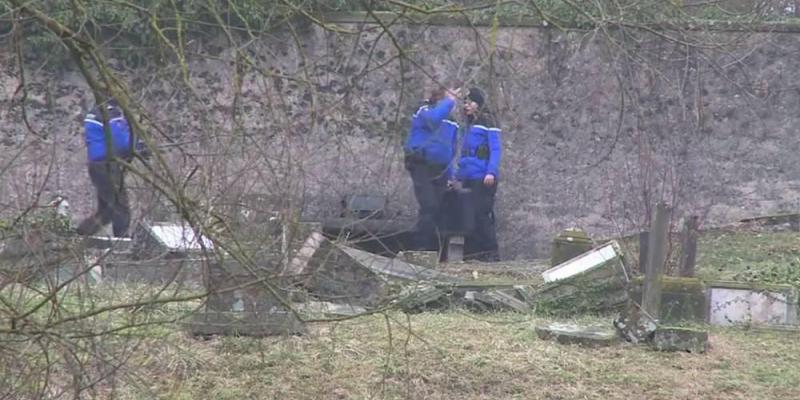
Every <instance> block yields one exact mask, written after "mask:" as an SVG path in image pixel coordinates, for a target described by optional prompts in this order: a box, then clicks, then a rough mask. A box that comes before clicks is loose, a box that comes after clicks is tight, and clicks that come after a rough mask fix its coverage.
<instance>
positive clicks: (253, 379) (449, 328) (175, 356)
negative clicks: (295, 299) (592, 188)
mask: <svg viewBox="0 0 800 400" xmlns="http://www.w3.org/2000/svg"><path fill="white" fill-rule="evenodd" d="M387 320H388V322H387ZM609 321H610V320H609V319H608V318H599V317H586V318H582V319H580V321H579V322H584V323H605V324H608V323H609ZM542 322H545V321H544V320H540V319H537V318H534V317H529V316H520V315H515V314H494V315H475V314H467V313H461V312H457V311H453V312H447V313H426V314H419V315H414V316H410V317H408V319H407V317H406V316H405V315H402V314H399V313H390V314H388V315H386V316H381V315H376V316H370V317H363V318H359V319H356V320H352V321H347V322H341V323H336V324H325V325H319V326H316V327H314V328H313V329H312V330H311V332H310V334H309V335H307V336H304V337H288V338H271V339H251V338H215V339H212V340H209V341H202V340H193V339H190V338H188V337H186V336H184V335H182V334H179V333H177V332H176V333H175V334H174V335H173V336H172V337H171V341H170V343H169V348H170V349H171V350H170V351H167V352H164V351H158V353H159V354H160V356H158V357H155V356H152V355H150V356H148V355H147V354H146V353H145V354H140V355H139V357H141V359H142V364H141V365H142V366H143V367H145V368H144V370H145V371H152V372H151V373H150V375H149V376H150V377H151V378H152V379H151V380H149V382H150V384H151V385H150V387H149V388H148V390H134V388H133V387H129V388H128V389H127V390H126V391H125V396H124V398H128V399H145V398H153V397H156V398H174V399H183V398H207V399H241V398H253V399H262V398H263V399H268V398H276V397H277V398H292V399H344V398H348V399H349V398H357V399H361V398H387V399H395V398H397V399H399V398H433V399H452V398H459V399H487V398H491V399H505V398H508V399H513V398H520V399H558V398H563V399H574V398H581V399H583V398H586V399H628V398H648V399H671V398H693V399H694V398H714V399H720V398H798V397H800V387H799V385H798V383H800V369H797V368H796V365H797V363H798V362H800V346H798V345H797V339H798V338H800V335H797V334H788V333H774V332H755V331H745V330H737V329H716V328H712V329H711V334H710V339H711V344H712V349H711V351H710V352H709V353H707V354H705V355H694V354H688V353H660V352H656V351H653V350H650V349H649V348H646V347H642V346H636V345H630V344H620V345H617V346H613V347H609V348H601V349H586V348H581V347H578V346H565V345H560V344H556V343H554V342H549V341H543V340H540V339H538V338H537V337H536V335H535V333H534V330H533V328H534V326H535V325H536V324H537V323H542ZM409 327H410V329H409ZM159 342H160V344H161V346H159V348H160V347H162V346H164V343H163V342H162V341H159ZM143 347H145V346H143ZM187 358H189V359H191V360H193V361H192V362H186V361H185V360H186V359H187ZM140 389H141V388H140Z"/></svg>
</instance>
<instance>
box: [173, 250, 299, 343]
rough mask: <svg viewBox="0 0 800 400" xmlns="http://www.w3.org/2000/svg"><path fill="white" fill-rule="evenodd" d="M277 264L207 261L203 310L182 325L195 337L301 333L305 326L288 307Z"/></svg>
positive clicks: (289, 296)
mask: <svg viewBox="0 0 800 400" xmlns="http://www.w3.org/2000/svg"><path fill="white" fill-rule="evenodd" d="M278 266H279V264H278V263H277V261H273V262H272V263H267V264H264V265H258V266H256V265H241V264H239V263H237V262H235V261H233V260H225V262H210V264H209V266H208V274H207V277H206V289H207V290H208V292H209V295H208V298H207V299H206V305H205V310H204V311H202V312H196V313H194V314H193V315H192V317H191V319H190V320H189V321H188V322H186V323H184V326H185V327H186V328H187V330H188V331H189V332H190V333H191V334H193V335H196V336H205V335H245V336H270V335H284V334H303V333H305V325H304V324H303V323H302V321H301V320H300V318H299V317H298V316H297V314H296V313H295V310H293V309H292V307H291V306H290V304H291V302H292V300H293V299H292V292H291V287H287V286H284V282H283V281H282V280H281V279H280V276H279V267H278Z"/></svg>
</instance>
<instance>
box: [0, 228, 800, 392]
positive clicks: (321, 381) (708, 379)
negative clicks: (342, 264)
mask: <svg viewBox="0 0 800 400" xmlns="http://www.w3.org/2000/svg"><path fill="white" fill-rule="evenodd" d="M628 252H631V250H630V249H628ZM672 253H673V254H672V256H673V262H674V260H675V259H676V258H677V256H676V254H677V253H678V251H677V250H674V251H673V252H672ZM798 257H800V235H798V234H797V233H792V232H766V231H758V232H753V231H743V230H716V231H712V232H707V233H705V234H704V235H703V236H702V237H701V238H700V243H699V253H698V262H697V265H698V275H700V276H701V277H703V278H706V279H732V278H735V277H737V276H740V275H741V273H742V272H744V271H748V270H767V269H769V268H772V267H774V266H776V265H778V266H784V265H797V264H796V263H797V258H798ZM495 267H497V268H501V267H499V266H485V265H484V266H480V265H474V266H473V265H467V266H465V269H466V270H467V271H466V272H465V273H463V274H462V275H463V276H464V277H469V276H472V275H473V273H474V272H473V271H477V273H478V274H479V276H480V278H481V279H487V278H488V279H489V280H492V279H528V278H531V277H532V275H530V274H529V273H528V272H526V271H525V270H524V268H523V267H524V266H523V265H522V264H519V263H515V264H513V265H512V264H509V268H512V267H513V268H516V269H515V270H514V271H515V272H513V273H509V272H508V271H505V272H503V271H500V273H494V272H496V271H493V270H492V268H495ZM513 268H512V269H513ZM537 268H538V267H537ZM533 269H534V268H532V270H533ZM98 288H99V289H98V290H100V291H102V290H104V289H103V285H100V286H98ZM106 289H108V288H106ZM111 289H112V290H111V291H110V292H109V293H106V294H102V293H99V292H98V293H93V294H92V295H91V296H90V297H88V298H86V299H85V300H92V301H93V302H94V303H93V304H110V303H109V302H111V303H114V302H124V301H131V300H135V299H138V298H139V296H140V295H141V293H143V292H150V291H152V290H153V288H148V287H137V286H124V285H123V286H114V287H111ZM0 294H2V293H0ZM10 294H12V295H13V294H14V293H10V292H9V287H6V289H5V295H6V298H11V297H14V296H9V295H10ZM14 298H16V299H20V298H21V299H23V300H30V299H25V298H24V297H20V296H16V297H14ZM67 300H68V299H64V301H63V302H62V306H63V308H62V312H66V313H77V312H80V311H79V310H80V307H78V305H77V304H75V305H73V304H71V303H69V302H68V301H67ZM196 305H197V304H196V302H195V303H192V304H188V303H187V304H173V305H169V306H163V307H155V308H148V309H144V310H115V311H113V312H112V313H110V314H109V315H101V316H98V317H97V318H96V319H93V320H92V321H87V323H86V326H93V324H95V323H102V324H106V325H110V326H114V325H117V324H124V323H126V322H127V321H129V320H133V319H134V318H137V320H141V319H145V320H146V319H148V318H159V319H169V318H170V317H174V316H179V315H185V314H186V313H187V312H189V311H190V310H191V309H192V308H193V307H195V306H196ZM46 315H50V314H46ZM138 315H141V316H138ZM137 316H138V317H137ZM612 317H613V316H581V317H578V318H577V320H576V322H579V323H585V324H600V325H606V326H610V321H611V319H612ZM549 321H550V320H548V319H545V318H543V317H542V316H537V315H520V314H512V313H497V314H475V313H470V312H467V311H463V310H459V309H453V310H449V311H444V312H427V313H421V314H414V315H406V314H402V313H400V312H394V311H392V312H388V313H385V314H377V315H369V316H361V317H359V318H355V319H351V320H346V321H340V322H328V323H316V324H313V325H311V326H310V327H309V328H310V329H309V332H308V334H307V335H304V336H290V337H270V338H261V339H256V338H246V337H240V338H237V337H214V338H211V339H208V340H205V339H199V338H192V337H189V336H188V335H186V334H185V333H184V332H183V331H182V330H181V328H180V327H179V326H178V325H175V324H162V325H157V326H145V327H140V328H136V329H135V330H131V331H129V332H125V334H131V336H130V337H127V336H125V335H124V334H121V335H119V336H115V337H112V338H100V339H98V340H96V341H93V342H89V341H86V342H85V343H89V344H92V345H93V346H101V348H102V349H103V351H107V352H108V353H109V354H124V355H125V357H130V358H129V359H127V363H126V364H125V365H126V367H125V368H123V369H121V370H120V372H119V378H118V379H117V380H116V382H115V384H114V386H115V387H114V389H113V394H114V395H113V397H114V398H118V399H123V400H144V399H176V400H183V399H215V400H226V399H236V400H241V399H273V398H281V399H421V398H425V399H454V398H457V399H629V398H630V399H644V398H646V399H756V398H765V399H766V398H770V399H772V398H775V399H794V398H800V369H798V368H797V365H798V363H800V344H798V343H800V340H798V339H800V333H792V332H775V331H761V330H748V329H744V328H720V327H707V326H703V327H700V329H704V330H708V331H709V337H710V343H711V349H710V351H709V352H708V353H706V354H703V355H696V354H688V353H662V352H657V351H654V350H651V349H650V348H648V347H645V346H641V345H633V344H627V343H620V344H618V345H615V346H612V347H607V348H599V349H587V348H582V347H578V346H569V345H560V344H557V343H555V342H550V341H544V340H540V339H539V338H538V337H537V336H536V334H535V332H534V327H535V326H536V325H537V324H542V323H547V322H549ZM2 339H3V338H2V336H0V344H2ZM82 343H83V342H82ZM21 345H24V344H21ZM9 346H15V344H13V343H11V344H9ZM122 348H126V350H125V351H122V350H119V349H122ZM3 354H7V353H2V352H0V378H2V377H3V376H11V375H13V371H11V370H10V368H11V367H9V365H11V364H4V363H3V359H2V357H1V356H3ZM8 359H9V360H10V359H11V358H8ZM17 361H19V360H17ZM3 365H7V366H5V367H4V366H3ZM54 371H55V372H54V376H55V377H57V378H59V379H64V378H63V377H62V375H59V374H60V373H61V372H60V371H59V370H58V369H56V370H54ZM7 374H8V375H7ZM64 381H65V382H69V381H68V380H66V379H64ZM104 390H105V391H104ZM104 390H99V391H98V393H99V395H98V396H99V398H111V397H112V396H111V395H110V393H111V392H110V389H107V388H106V389H104ZM0 392H2V391H0Z"/></svg>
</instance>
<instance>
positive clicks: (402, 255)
mask: <svg viewBox="0 0 800 400" xmlns="http://www.w3.org/2000/svg"><path fill="white" fill-rule="evenodd" d="M397 258H398V259H400V260H403V261H405V262H407V263H409V264H413V265H419V266H421V267H426V268H436V267H437V266H438V265H439V253H438V252H436V251H410V250H407V251H401V252H399V253H397Z"/></svg>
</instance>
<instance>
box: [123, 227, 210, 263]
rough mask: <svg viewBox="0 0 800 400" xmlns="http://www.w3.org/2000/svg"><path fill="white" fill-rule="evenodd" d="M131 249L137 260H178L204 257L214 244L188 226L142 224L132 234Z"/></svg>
mask: <svg viewBox="0 0 800 400" xmlns="http://www.w3.org/2000/svg"><path fill="white" fill-rule="evenodd" d="M133 248H134V250H133V253H134V256H135V257H136V258H137V259H146V258H159V257H161V258H180V257H188V256H191V255H204V254H206V253H207V252H209V251H213V249H214V244H213V243H212V242H211V240H209V239H208V238H206V237H205V236H202V235H200V236H198V235H196V234H195V232H194V229H192V227H191V226H190V225H188V224H176V223H171V222H142V223H140V224H139V227H138V228H137V229H136V232H135V233H134V244H133Z"/></svg>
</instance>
